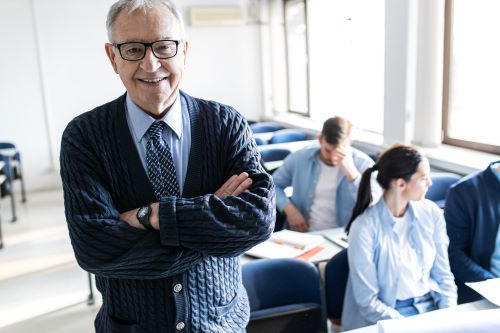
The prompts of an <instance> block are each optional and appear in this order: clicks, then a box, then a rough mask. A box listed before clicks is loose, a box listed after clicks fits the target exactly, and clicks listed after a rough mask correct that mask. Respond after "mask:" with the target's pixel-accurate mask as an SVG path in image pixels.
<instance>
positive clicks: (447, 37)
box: [442, 0, 500, 154]
mask: <svg viewBox="0 0 500 333" xmlns="http://www.w3.org/2000/svg"><path fill="white" fill-rule="evenodd" d="M453 5H454V0H446V1H445V26H444V52H443V56H444V59H443V104H442V105H443V112H442V131H443V138H442V142H443V143H444V144H448V145H451V146H457V147H462V148H469V149H474V150H478V151H484V152H487V153H492V154H500V146H495V145H490V144H486V143H480V142H475V141H467V140H462V139H457V138H453V137H450V136H449V135H448V132H449V125H448V123H449V121H450V115H449V112H450V110H449V100H450V78H451V77H450V70H451V68H450V67H451V53H452V47H453V45H452V44H453V43H452V38H451V37H452V32H453Z"/></svg>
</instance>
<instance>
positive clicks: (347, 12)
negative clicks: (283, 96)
mask: <svg viewBox="0 0 500 333" xmlns="http://www.w3.org/2000/svg"><path fill="white" fill-rule="evenodd" d="M292 8H293V15H292ZM285 18H286V22H287V34H286V38H287V54H288V81H289V82H288V84H289V96H293V97H294V99H290V100H289V103H290V107H289V109H290V110H292V111H297V110H298V106H302V105H307V104H306V101H307V96H308V97H309V109H308V115H309V117H310V118H311V119H313V120H318V121H324V120H325V119H327V118H329V117H332V116H335V115H339V116H343V117H345V118H347V119H349V120H350V121H351V122H352V123H353V124H354V125H355V126H357V127H359V128H362V129H365V130H368V131H372V132H376V133H382V132H383V126H384V52H385V50H384V48H385V44H384V40H385V30H384V27H385V1H384V0H336V1H331V0H305V1H285ZM292 18H294V20H292ZM291 22H295V23H294V24H293V25H292V23H291ZM305 24H306V25H305ZM292 26H293V27H295V30H294V31H295V33H294V34H291V30H290V27H292ZM298 27H300V28H298ZM291 55H294V56H295V57H296V58H295V59H292V61H291V58H290V56H291ZM305 71H307V72H305ZM308 79H309V80H308ZM297 81H300V82H297ZM292 87H293V88H294V89H291V88H292ZM307 89H308V90H307ZM299 90H302V93H300V92H299ZM304 96H305V97H304ZM299 97H300V98H299ZM299 101H300V102H301V103H299ZM304 113H305V112H304Z"/></svg>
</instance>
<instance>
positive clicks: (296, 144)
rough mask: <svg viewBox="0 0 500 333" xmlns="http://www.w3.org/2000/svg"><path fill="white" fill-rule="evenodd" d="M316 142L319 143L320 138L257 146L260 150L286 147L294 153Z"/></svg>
mask: <svg viewBox="0 0 500 333" xmlns="http://www.w3.org/2000/svg"><path fill="white" fill-rule="evenodd" d="M315 143H318V140H317V139H315V140H303V141H293V142H285V143H273V144H268V145H262V146H257V148H258V149H259V151H260V150H265V149H270V148H284V149H288V150H290V151H291V152H292V153H293V152H294V151H297V150H300V149H302V148H305V147H308V146H311V145H313V144H315Z"/></svg>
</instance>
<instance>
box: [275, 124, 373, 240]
mask: <svg viewBox="0 0 500 333" xmlns="http://www.w3.org/2000/svg"><path fill="white" fill-rule="evenodd" d="M351 127H352V126H351V123H350V122H349V121H348V120H347V119H344V118H342V117H334V118H330V119H328V120H326V121H325V123H324V124H323V129H322V131H321V134H320V136H319V138H318V140H319V146H312V147H309V148H305V149H302V150H299V151H297V152H295V153H293V154H291V155H289V156H288V157H287V158H286V159H285V161H284V163H283V165H282V166H281V167H280V168H279V169H278V170H276V172H275V173H274V174H273V179H274V183H275V184H276V205H277V208H278V210H279V211H280V213H282V214H284V215H285V216H286V219H287V222H288V226H289V228H290V229H292V230H295V231H301V232H305V231H315V230H322V229H327V228H334V227H339V226H344V225H346V224H347V222H348V221H349V218H350V217H351V215H352V209H353V208H354V203H355V202H356V196H357V193H358V187H359V181H360V179H361V173H363V172H364V171H365V170H366V169H368V168H369V167H371V166H372V165H373V164H374V161H373V160H372V159H371V158H370V157H369V156H368V155H366V154H365V153H363V152H361V151H359V150H356V149H354V148H352V147H351V142H352V139H351ZM288 186H292V188H293V196H292V197H291V198H288V197H287V196H286V194H285V192H284V189H285V188H286V187H288ZM373 187H374V189H375V191H374V197H375V198H377V199H378V198H379V196H380V193H379V192H380V188H379V187H378V186H377V185H376V184H374V185H373Z"/></svg>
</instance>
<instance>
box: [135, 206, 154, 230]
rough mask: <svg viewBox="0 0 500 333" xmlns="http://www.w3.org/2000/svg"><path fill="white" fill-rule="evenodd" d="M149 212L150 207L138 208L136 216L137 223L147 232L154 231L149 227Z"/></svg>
mask: <svg viewBox="0 0 500 333" xmlns="http://www.w3.org/2000/svg"><path fill="white" fill-rule="evenodd" d="M151 211H152V209H151V206H149V205H147V206H143V207H140V208H139V210H138V211H137V214H136V216H137V220H139V223H140V224H142V225H143V226H144V227H145V228H146V229H148V230H154V228H153V226H152V225H151V222H149V217H150V216H151Z"/></svg>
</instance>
